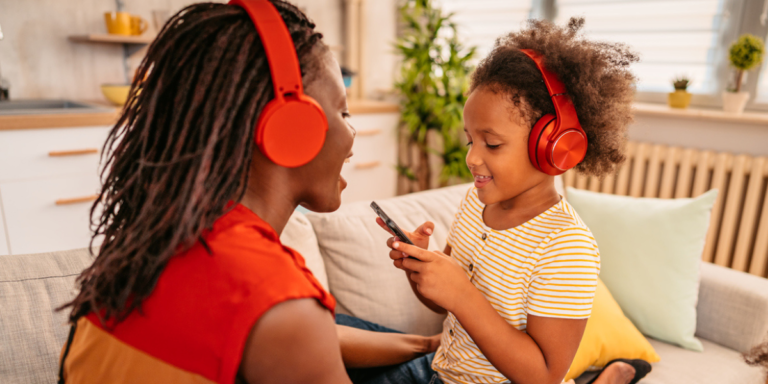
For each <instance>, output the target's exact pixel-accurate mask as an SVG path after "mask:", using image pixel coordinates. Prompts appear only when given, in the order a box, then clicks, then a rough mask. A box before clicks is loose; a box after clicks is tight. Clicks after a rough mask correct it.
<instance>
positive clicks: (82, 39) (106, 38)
mask: <svg viewBox="0 0 768 384" xmlns="http://www.w3.org/2000/svg"><path fill="white" fill-rule="evenodd" d="M154 39H155V36H151V35H140V36H124V35H109V34H99V33H92V34H90V35H74V36H69V40H70V41H75V42H78V43H107V44H149V43H151V42H152V40H154Z"/></svg>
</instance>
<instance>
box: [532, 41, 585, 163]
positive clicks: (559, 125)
mask: <svg viewBox="0 0 768 384" xmlns="http://www.w3.org/2000/svg"><path fill="white" fill-rule="evenodd" d="M520 51H521V52H523V53H524V54H525V55H526V56H528V57H530V58H531V59H532V60H533V62H534V63H536V67H538V68H539V71H541V74H542V76H543V77H544V83H545V84H546V85H547V90H548V91H549V96H550V97H551V98H552V104H554V105H555V114H554V115H552V114H551V113H548V114H546V115H544V116H542V117H541V118H540V119H539V120H538V121H537V122H536V124H534V125H533V129H531V135H530V136H529V138H528V157H529V158H530V159H531V163H533V166H534V167H536V169H538V170H539V171H541V172H544V173H546V174H548V175H552V176H556V175H560V174H562V173H563V172H565V171H567V170H569V169H571V168H573V167H575V166H576V165H577V164H579V163H580V162H581V161H582V160H584V156H585V155H586V154H587V135H586V133H584V130H583V129H582V128H581V124H579V118H578V116H576V109H575V108H574V107H573V102H572V101H571V98H570V97H568V93H567V91H566V89H565V85H564V84H563V83H562V82H561V81H560V79H558V78H557V75H555V74H554V73H553V72H550V71H548V70H547V69H546V68H544V64H543V63H542V59H543V56H541V55H540V54H538V53H536V52H534V51H532V50H530V49H521V50H520ZM553 123H554V124H553Z"/></svg>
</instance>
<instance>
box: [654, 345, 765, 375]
mask: <svg viewBox="0 0 768 384" xmlns="http://www.w3.org/2000/svg"><path fill="white" fill-rule="evenodd" d="M648 341H650V342H651V345H653V348H654V349H655V350H656V352H657V353H658V354H659V356H661V361H660V362H658V363H654V364H653V371H651V373H650V374H648V376H647V377H646V378H645V379H643V380H641V381H640V382H641V383H642V384H673V383H674V384H710V383H711V384H765V379H766V377H765V372H764V371H763V370H762V369H760V368H757V367H750V366H748V365H747V364H746V363H745V362H744V359H743V358H742V357H741V354H739V353H738V352H736V351H734V350H732V349H728V348H726V347H723V346H721V345H718V344H716V343H713V342H711V341H708V340H704V339H702V340H701V343H702V344H703V346H704V352H694V351H689V350H686V349H683V348H680V347H676V346H674V345H671V344H667V343H665V342H662V341H658V340H654V339H648Z"/></svg>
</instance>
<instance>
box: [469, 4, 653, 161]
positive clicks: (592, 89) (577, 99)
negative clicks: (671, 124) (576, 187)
mask: <svg viewBox="0 0 768 384" xmlns="http://www.w3.org/2000/svg"><path fill="white" fill-rule="evenodd" d="M583 26H584V19H583V18H572V19H571V20H570V22H569V23H568V25H567V26H565V27H559V26H557V25H554V24H552V23H550V22H548V21H542V20H530V21H528V24H527V25H526V27H525V28H523V29H522V30H521V31H519V32H513V33H510V34H508V35H506V36H502V37H500V38H499V39H497V40H496V44H495V45H494V47H493V50H492V51H491V53H490V54H489V55H488V57H486V58H485V59H483V60H482V61H481V62H480V64H479V65H478V67H477V70H475V72H474V73H473V74H472V83H471V86H470V92H472V91H474V90H476V89H478V88H481V87H487V89H489V90H491V91H493V92H497V93H501V94H504V95H505V96H507V97H508V99H509V101H510V102H511V103H512V104H513V105H514V106H515V108H516V109H517V111H518V112H517V113H518V114H520V117H521V118H522V119H523V120H524V121H525V123H526V124H530V126H531V127H533V124H534V123H535V122H536V121H537V120H538V119H539V118H540V117H542V116H544V115H545V114H548V113H551V114H554V113H555V107H554V106H553V105H552V100H551V99H550V97H549V92H548V91H547V87H546V85H545V84H544V80H543V77H542V75H541V72H540V71H539V69H538V68H537V67H536V64H535V63H534V62H533V60H531V59H530V58H529V57H528V56H526V55H525V54H524V53H522V52H520V50H521V49H531V50H533V51H535V52H537V53H539V54H541V55H543V56H544V65H545V66H546V68H547V69H548V70H549V71H552V72H554V73H555V74H557V76H558V77H559V78H560V80H561V81H562V82H563V84H565V87H566V89H567V90H568V94H569V96H570V97H571V99H572V100H573V104H574V106H575V107H576V113H577V114H578V116H579V122H580V123H581V126H582V128H584V132H586V134H587V140H588V142H589V145H588V148H587V155H586V157H585V158H584V161H582V162H581V163H579V165H577V166H576V168H575V169H576V170H577V171H579V172H581V173H584V174H589V175H596V176H602V175H605V174H608V173H611V172H613V171H614V169H615V167H616V166H617V165H618V164H621V163H622V162H623V161H624V144H625V142H626V130H627V126H628V125H629V123H630V122H631V121H632V111H631V108H632V99H633V97H634V90H635V87H634V83H635V80H636V79H635V76H634V75H633V74H632V72H630V70H629V66H630V64H632V63H634V62H636V61H638V56H637V55H636V54H635V53H633V52H632V51H631V50H630V49H629V48H628V47H627V46H626V45H624V44H620V43H605V42H596V41H590V40H587V39H585V38H583V36H582V35H581V34H580V33H579V31H580V30H581V28H582V27H583Z"/></svg>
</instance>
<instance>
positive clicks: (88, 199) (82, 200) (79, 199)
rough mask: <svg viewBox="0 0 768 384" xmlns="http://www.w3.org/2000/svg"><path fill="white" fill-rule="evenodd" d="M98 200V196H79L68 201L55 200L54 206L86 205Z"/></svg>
mask: <svg viewBox="0 0 768 384" xmlns="http://www.w3.org/2000/svg"><path fill="white" fill-rule="evenodd" d="M98 198H99V195H88V196H81V197H72V198H69V199H58V200H56V205H69V204H77V203H88V202H91V201H96V199H98Z"/></svg>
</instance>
